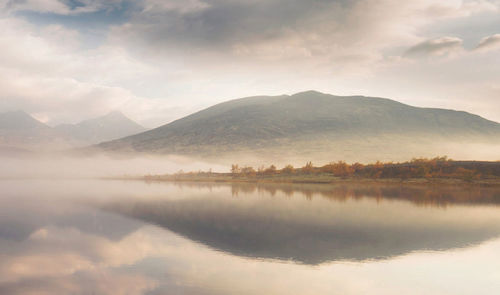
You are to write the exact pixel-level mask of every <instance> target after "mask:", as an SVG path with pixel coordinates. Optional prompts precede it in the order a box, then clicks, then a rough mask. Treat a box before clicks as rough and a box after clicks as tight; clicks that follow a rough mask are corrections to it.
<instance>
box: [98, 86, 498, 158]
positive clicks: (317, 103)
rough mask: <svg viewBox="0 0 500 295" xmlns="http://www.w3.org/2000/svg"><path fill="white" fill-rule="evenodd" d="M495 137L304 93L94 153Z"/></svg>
mask: <svg viewBox="0 0 500 295" xmlns="http://www.w3.org/2000/svg"><path fill="white" fill-rule="evenodd" d="M499 136H500V124H498V123H496V122H493V121H489V120H486V119H484V118H481V117H480V116H477V115H473V114H470V113H466V112H461V111H452V110H445V109H433V108H418V107H413V106H409V105H405V104H402V103H399V102H397V101H393V100H390V99H384V98H374V97H364V96H334V95H329V94H323V93H320V92H316V91H307V92H301V93H297V94H294V95H291V96H290V95H282V96H258V97H248V98H241V99H236V100H232V101H228V102H224V103H221V104H218V105H215V106H212V107H210V108H207V109H204V110H202V111H199V112H197V113H194V114H192V115H189V116H187V117H184V118H182V119H179V120H176V121H174V122H172V123H169V124H166V125H163V126H161V127H158V128H156V129H153V130H150V131H147V132H143V133H140V134H137V135H133V136H129V137H126V138H122V139H119V140H114V141H110V142H106V143H102V144H100V145H98V147H99V148H101V149H104V150H108V151H134V152H148V153H151V152H152V153H164V154H167V153H170V154H200V153H201V154H205V155H207V154H217V155H220V154H223V153H229V152H237V151H258V150H259V149H261V150H269V151H273V150H274V151H276V150H283V151H286V152H288V153H291V154H300V153H314V152H315V151H323V152H325V151H327V150H330V151H338V150H339V149H340V150H343V151H344V152H345V151H346V150H347V151H351V152H353V151H354V150H353V147H354V146H357V147H359V146H365V147H370V149H371V148H377V144H378V143H377V142H382V141H385V140H387V139H388V138H392V139H394V144H399V145H401V144H402V145H404V144H410V142H407V141H408V140H409V141H416V142H422V141H426V142H436V141H448V142H452V141H453V142H454V141H462V142H467V141H468V142H491V141H494V140H495V139H496V138H498V137H499ZM402 138H404V140H403V141H401V140H402ZM369 142H371V143H369ZM367 143H369V144H367ZM306 150H307V151H308V152H307V151H306ZM379 158H383V157H379Z"/></svg>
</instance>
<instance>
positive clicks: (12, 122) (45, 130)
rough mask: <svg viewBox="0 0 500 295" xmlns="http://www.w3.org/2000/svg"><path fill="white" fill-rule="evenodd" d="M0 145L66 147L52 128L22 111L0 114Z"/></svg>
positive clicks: (15, 148)
mask: <svg viewBox="0 0 500 295" xmlns="http://www.w3.org/2000/svg"><path fill="white" fill-rule="evenodd" d="M0 147H2V150H10V151H14V150H19V151H21V150H24V149H25V148H27V147H29V149H30V150H39V149H50V148H62V147H67V145H66V144H65V140H64V139H63V138H62V136H61V135H60V134H59V133H58V132H57V131H55V130H54V129H53V128H51V127H49V126H47V125H45V124H43V123H42V122H40V121H38V120H36V119H34V118H33V117H31V116H30V115H29V114H27V113H25V112H23V111H15V112H7V113H1V114H0Z"/></svg>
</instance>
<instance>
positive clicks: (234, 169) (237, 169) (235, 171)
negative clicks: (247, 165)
mask: <svg viewBox="0 0 500 295" xmlns="http://www.w3.org/2000/svg"><path fill="white" fill-rule="evenodd" d="M231 173H232V174H233V175H235V174H239V173H241V169H240V167H238V164H233V165H231Z"/></svg>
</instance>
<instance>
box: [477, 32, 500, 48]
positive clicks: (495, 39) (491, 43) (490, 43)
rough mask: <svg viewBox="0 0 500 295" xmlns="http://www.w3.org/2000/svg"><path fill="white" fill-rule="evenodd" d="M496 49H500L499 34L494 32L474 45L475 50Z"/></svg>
mask: <svg viewBox="0 0 500 295" xmlns="http://www.w3.org/2000/svg"><path fill="white" fill-rule="evenodd" d="M497 49H500V34H495V35H492V36H488V37H485V38H483V39H481V41H480V42H479V45H477V47H476V50H479V51H490V50H497Z"/></svg>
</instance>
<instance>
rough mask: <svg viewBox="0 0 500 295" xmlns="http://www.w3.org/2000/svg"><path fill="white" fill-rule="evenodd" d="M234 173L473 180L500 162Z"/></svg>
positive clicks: (241, 170) (499, 167)
mask: <svg viewBox="0 0 500 295" xmlns="http://www.w3.org/2000/svg"><path fill="white" fill-rule="evenodd" d="M230 174H231V175H232V176H233V177H234V178H237V177H265V176H270V175H320V174H329V175H333V176H336V177H341V178H351V177H358V178H373V179H378V178H401V179H410V178H427V179H432V178H459V179H464V180H470V181H472V180H477V179H485V178H497V177H500V162H482V161H453V160H451V159H448V158H447V157H446V156H444V157H435V158H432V159H428V158H416V159H412V160H411V161H407V162H403V163H393V162H385V163H384V162H380V161H377V162H376V163H373V164H361V163H354V164H348V163H346V162H344V161H338V162H331V163H328V164H326V165H323V166H317V167H316V166H314V165H313V164H312V162H307V163H306V164H305V165H304V166H302V167H297V168H296V167H293V166H292V165H286V166H285V167H283V168H282V169H278V168H277V167H276V166H275V165H270V166H268V167H264V166H261V167H259V168H257V169H255V168H253V167H251V166H243V167H240V166H239V165H238V164H233V165H231V171H230Z"/></svg>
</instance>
